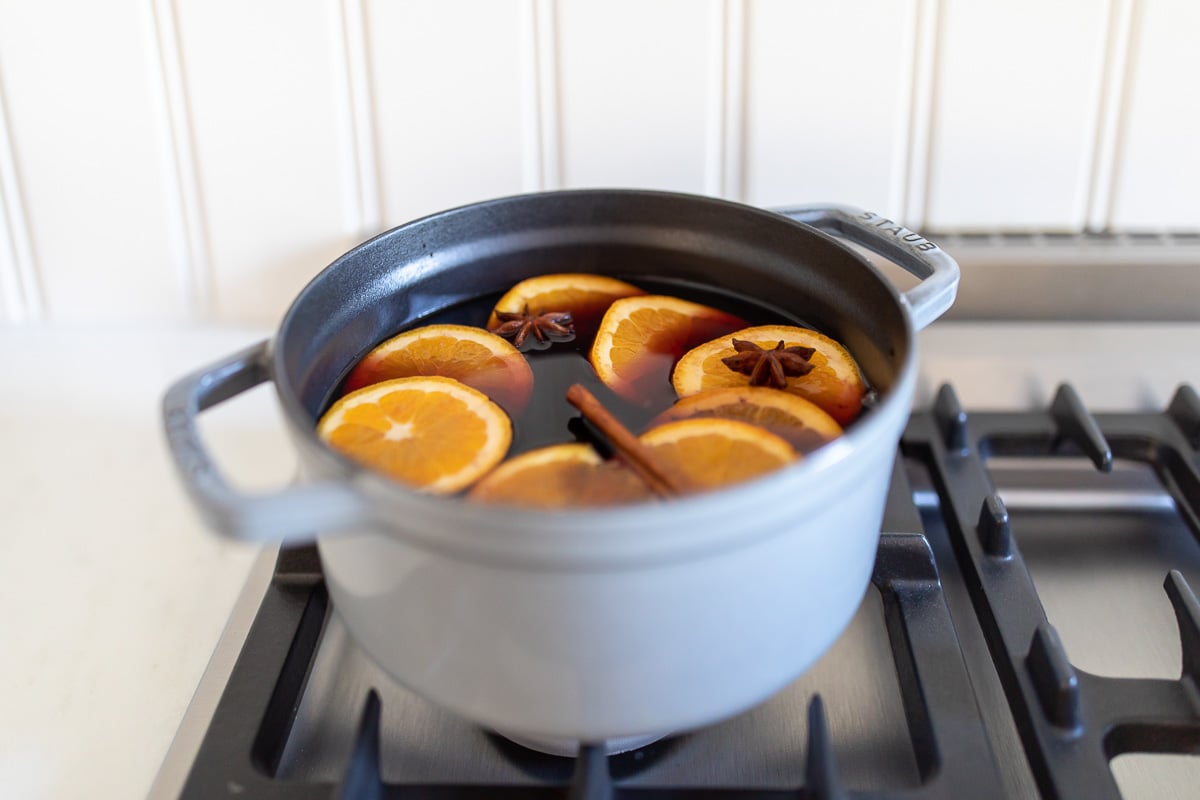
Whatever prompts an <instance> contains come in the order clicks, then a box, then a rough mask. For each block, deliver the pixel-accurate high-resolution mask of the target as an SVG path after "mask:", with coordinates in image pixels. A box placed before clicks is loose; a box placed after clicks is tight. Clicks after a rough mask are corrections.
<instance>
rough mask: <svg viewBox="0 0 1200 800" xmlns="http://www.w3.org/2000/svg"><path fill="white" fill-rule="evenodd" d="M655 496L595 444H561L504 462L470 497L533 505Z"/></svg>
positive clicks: (570, 505) (602, 503) (609, 502)
mask: <svg viewBox="0 0 1200 800" xmlns="http://www.w3.org/2000/svg"><path fill="white" fill-rule="evenodd" d="M652 496H653V495H652V494H651V492H650V490H649V489H648V488H647V487H646V484H644V483H642V480H641V479H640V478H638V476H637V475H635V474H634V473H633V472H632V471H631V470H630V469H629V468H627V467H625V466H624V465H623V464H620V463H619V462H616V461H602V460H601V459H600V456H598V455H597V454H596V451H595V450H593V449H592V447H591V446H590V445H586V444H559V445H554V446H552V447H543V448H541V449H539V450H531V451H529V452H528V453H523V454H521V455H519V456H517V457H516V458H513V459H511V460H509V461H506V462H504V463H503V464H501V465H500V466H499V467H497V468H496V469H495V470H493V471H492V472H491V473H489V474H488V475H487V477H485V478H484V479H483V480H481V481H480V482H479V483H477V484H476V485H475V487H474V488H473V489H471V492H470V494H468V495H467V498H468V499H470V500H475V501H477V502H481V503H505V504H508V505H518V506H526V507H530V508H589V507H597V506H610V505H616V504H619V503H633V502H637V501H639V500H648V499H650V498H651V497H652Z"/></svg>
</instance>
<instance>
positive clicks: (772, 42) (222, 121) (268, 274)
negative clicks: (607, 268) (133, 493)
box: [0, 0, 1200, 322]
mask: <svg viewBox="0 0 1200 800" xmlns="http://www.w3.org/2000/svg"><path fill="white" fill-rule="evenodd" d="M1198 37H1200V3H1196V2H1194V0H1107V1H1106V0H1009V2H999V1H998V0H996V1H995V2H992V1H989V2H981V1H980V0H859V2H853V3H850V2H833V1H832V0H826V2H815V1H814V0H650V1H647V2H638V1H637V0H609V2H601V1H600V0H558V1H557V2H556V0H109V2H102V3H98V2H89V1H88V0H54V1H53V2H37V3H33V2H25V1H24V0H0V320H3V321H9V322H19V321H24V320H38V319H45V320H52V321H68V322H74V321H93V320H134V319H154V318H157V319H164V318H165V319H216V320H228V321H247V322H271V321H274V320H275V319H277V318H278V316H279V315H280V314H281V313H282V311H283V309H284V308H285V307H286V305H287V303H288V301H289V300H290V299H291V298H292V297H293V296H294V295H295V293H296V292H297V291H298V290H299V289H300V287H302V286H303V285H304V283H306V282H307V281H308V280H309V279H310V278H311V277H312V276H313V275H314V274H315V273H316V272H317V271H319V270H320V269H321V268H322V267H324V266H325V265H326V264H328V263H329V262H330V261H331V260H332V259H333V258H334V257H336V256H337V255H338V254H340V253H341V252H343V251H344V250H345V249H347V248H348V247H349V246H350V245H352V244H354V243H355V242H357V241H359V240H361V239H363V238H365V237H366V236H368V235H370V234H372V233H375V232H377V231H379V230H383V229H386V228H389V227H391V226H394V225H396V224H399V223H401V222H404V221H405V220H408V219H412V218H414V217H416V216H419V215H422V214H425V213H428V212H431V211H436V210H438V209H441V208H446V207H449V206H453V205H457V204H461V203H466V202H471V201H474V200H480V199H485V198H489V197H495V196H500V195H506V194H513V193H518V192H525V191H536V190H541V189H556V188H566V187H579V186H640V187H653V188H666V189H675V190H682V191H689V192H703V193H708V194H714V195H719V196H724V197H729V198H733V199H738V200H743V201H746V202H750V203H755V204H763V205H770V204H780V203H797V202H810V201H836V202H848V203H853V204H856V205H860V206H866V207H870V208H873V209H874V210H876V211H878V212H880V213H882V214H885V215H887V216H889V217H892V218H894V219H897V220H901V221H904V223H905V224H906V225H908V226H909V227H914V228H917V229H922V228H926V229H936V230H941V231H977V230H1001V231H1004V230H1008V231H1024V230H1040V231H1055V232H1078V231H1125V230H1128V231H1144V230H1162V229H1167V230H1174V231H1181V232H1196V231H1200V192H1197V191H1196V188H1195V187H1196V186H1197V185H1200V148H1197V145H1196V143H1197V142H1200V92H1196V91H1195V90H1194V89H1193V88H1191V83H1192V77H1193V76H1195V75H1197V74H1200V47H1198V46H1197V41H1196V40H1197V38H1198Z"/></svg>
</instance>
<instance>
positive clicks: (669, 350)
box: [588, 295, 745, 404]
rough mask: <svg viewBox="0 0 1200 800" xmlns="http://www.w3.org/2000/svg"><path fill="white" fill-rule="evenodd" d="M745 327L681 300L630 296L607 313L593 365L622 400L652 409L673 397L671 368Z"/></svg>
mask: <svg viewBox="0 0 1200 800" xmlns="http://www.w3.org/2000/svg"><path fill="white" fill-rule="evenodd" d="M744 325H745V321H744V320H742V319H741V318H740V317H736V316H734V315H732V314H729V313H726V312H724V311H720V310H718V309H715V308H711V307H709V306H705V305H700V304H699V303H693V302H691V301H688V300H683V299H681V298H678V297H670V296H667V295H641V296H637V297H627V298H623V299H621V300H617V301H616V302H614V303H613V304H612V305H611V306H609V308H608V311H607V312H605V314H604V319H602V320H601V321H600V328H599V330H598V331H597V332H596V339H595V341H594V342H593V343H592V350H591V353H590V355H589V359H588V360H589V361H591V364H592V368H593V369H595V370H596V374H597V375H598V376H599V378H600V380H601V381H603V382H604V384H605V385H606V386H608V387H609V388H610V389H612V390H613V391H614V392H616V393H617V394H618V395H620V396H621V397H623V398H625V399H626V400H630V401H632V402H637V403H642V404H649V403H651V402H653V401H654V400H655V399H659V398H661V397H662V395H663V394H664V392H667V393H669V388H668V382H669V378H670V374H671V367H672V365H673V364H674V363H675V361H676V359H678V358H679V357H680V356H681V355H683V353H685V352H686V351H687V350H688V349H689V348H693V347H695V346H696V345H698V344H700V343H701V342H704V341H708V340H710V339H712V338H713V337H716V336H722V335H724V334H728V333H731V332H732V331H735V330H738V329H739V328H741V327H743V326H744Z"/></svg>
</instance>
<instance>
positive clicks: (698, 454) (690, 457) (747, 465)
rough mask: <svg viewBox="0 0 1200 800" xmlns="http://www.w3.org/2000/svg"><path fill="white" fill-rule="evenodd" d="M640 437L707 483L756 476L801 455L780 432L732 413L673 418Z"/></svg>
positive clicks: (707, 485)
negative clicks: (732, 416) (734, 417)
mask: <svg viewBox="0 0 1200 800" xmlns="http://www.w3.org/2000/svg"><path fill="white" fill-rule="evenodd" d="M639 438H640V439H641V440H642V441H643V442H645V443H646V444H648V445H650V446H651V447H653V448H654V450H655V452H657V453H658V454H659V455H661V456H662V458H663V459H664V460H666V461H669V462H671V463H672V464H674V465H675V468H676V469H678V470H680V471H681V472H683V473H684V474H685V475H687V477H688V478H690V479H691V480H692V481H693V482H695V483H696V485H698V486H700V487H702V488H705V489H715V488H717V487H719V486H728V485H729V484H732V483H740V482H742V481H746V480H750V479H751V478H756V477H758V476H760V475H764V474H766V473H768V472H771V471H772V470H776V469H779V468H780V467H782V466H785V465H787V464H789V463H791V462H793V461H795V460H796V458H797V455H796V451H795V450H793V449H792V446H791V445H790V444H788V443H787V442H786V441H785V440H784V439H782V438H781V437H779V436H776V435H775V434H773V433H769V432H768V431H765V430H763V429H762V428H758V427H755V426H754V425H751V424H749V423H746V422H739V421H737V420H732V419H716V418H709V419H685V420H681V421H679V422H669V423H667V424H666V425H661V426H659V427H657V428H654V429H653V430H650V431H647V432H646V433H644V434H642V435H641V436H640V437H639Z"/></svg>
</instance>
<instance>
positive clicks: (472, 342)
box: [345, 325, 533, 417]
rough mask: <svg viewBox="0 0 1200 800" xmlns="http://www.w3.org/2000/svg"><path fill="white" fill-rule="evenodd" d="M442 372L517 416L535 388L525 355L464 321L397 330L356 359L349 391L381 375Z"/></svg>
mask: <svg viewBox="0 0 1200 800" xmlns="http://www.w3.org/2000/svg"><path fill="white" fill-rule="evenodd" d="M421 375H426V376H428V375H440V376H441V377H443V378H453V379H455V380H457V381H460V382H462V383H465V384H466V385H467V386H470V387H471V388H473V389H478V390H479V391H481V392H483V393H484V394H486V395H487V396H488V397H490V398H491V399H492V400H494V401H496V402H497V403H499V404H500V405H501V406H502V407H503V408H504V409H505V410H506V411H508V413H509V414H511V415H512V416H514V417H515V416H519V415H520V413H521V412H522V411H523V410H524V409H525V406H526V404H528V402H529V396H530V393H531V392H532V391H533V370H531V369H530V368H529V362H527V361H526V360H525V356H523V355H521V353H520V352H518V351H517V348H515V347H513V346H512V344H510V343H509V342H506V341H505V340H504V339H501V338H500V337H499V336H496V335H495V334H493V333H488V332H487V331H485V330H481V329H479V328H472V327H468V326H466V325H426V326H424V327H421V328H414V329H412V330H411V331H405V332H404V333H401V334H399V335H397V336H393V337H392V338H391V339H388V340H387V341H386V342H384V343H383V344H381V345H379V346H378V347H376V348H375V349H374V350H372V351H371V352H369V353H367V355H366V356H365V357H364V358H363V359H362V361H360V362H358V364H357V365H356V366H355V367H354V369H353V370H351V372H350V375H349V376H348V377H347V378H346V384H345V388H346V391H347V392H353V391H357V390H358V389H361V388H363V387H365V386H370V385H371V384H374V383H379V382H380V381H387V380H392V379H394V378H409V377H415V376H421Z"/></svg>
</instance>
